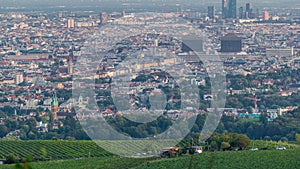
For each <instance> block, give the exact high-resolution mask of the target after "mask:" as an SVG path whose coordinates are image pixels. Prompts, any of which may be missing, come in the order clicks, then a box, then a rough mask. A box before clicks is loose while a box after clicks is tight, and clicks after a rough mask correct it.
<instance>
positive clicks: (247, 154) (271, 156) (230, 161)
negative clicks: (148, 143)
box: [1, 149, 300, 169]
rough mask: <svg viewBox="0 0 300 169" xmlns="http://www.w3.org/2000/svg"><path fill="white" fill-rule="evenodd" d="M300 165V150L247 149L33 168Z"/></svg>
mask: <svg viewBox="0 0 300 169" xmlns="http://www.w3.org/2000/svg"><path fill="white" fill-rule="evenodd" d="M191 158H192V160H191ZM299 165H300V150H297V149H296V150H285V151H279V150H267V151H249V150H245V151H227V152H210V153H203V154H198V155H193V156H190V155H185V156H182V157H179V158H171V159H168V158H165V159H145V158H119V157H116V156H113V157H100V158H86V159H78V160H63V161H62V160H59V161H49V162H34V163H31V166H32V167H33V169H50V168H63V169H74V168H76V169H103V168H105V169H118V168H127V169H169V168H170V169H189V168H192V169H198V168H207V169H232V168H243V169H253V168H259V169H270V168H272V169H283V168H299ZM1 168H3V169H13V168H14V165H3V166H1Z"/></svg>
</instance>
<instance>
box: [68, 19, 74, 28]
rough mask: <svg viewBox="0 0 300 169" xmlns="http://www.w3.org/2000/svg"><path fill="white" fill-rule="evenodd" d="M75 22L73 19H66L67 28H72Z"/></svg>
mask: <svg viewBox="0 0 300 169" xmlns="http://www.w3.org/2000/svg"><path fill="white" fill-rule="evenodd" d="M74 27H75V22H74V19H73V18H70V19H68V28H74Z"/></svg>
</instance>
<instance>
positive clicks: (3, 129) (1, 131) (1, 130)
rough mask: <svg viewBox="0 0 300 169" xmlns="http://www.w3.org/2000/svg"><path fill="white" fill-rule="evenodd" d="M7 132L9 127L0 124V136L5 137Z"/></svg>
mask: <svg viewBox="0 0 300 169" xmlns="http://www.w3.org/2000/svg"><path fill="white" fill-rule="evenodd" d="M7 133H9V129H8V128H7V127H6V126H0V138H2V137H5V136H6V134H7Z"/></svg>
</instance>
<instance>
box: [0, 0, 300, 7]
mask: <svg viewBox="0 0 300 169" xmlns="http://www.w3.org/2000/svg"><path fill="white" fill-rule="evenodd" d="M299 1H300V0H262V1H260V0H237V2H238V7H239V6H244V4H245V3H246V2H251V3H253V6H254V7H255V6H257V7H258V6H259V7H272V6H273V7H282V6H285V7H300V2H299ZM176 3H179V4H184V5H185V6H207V5H212V4H214V5H216V6H217V7H220V5H221V0H0V7H2V8H3V7H4V8H5V7H20V6H24V7H41V8H43V7H51V6H52V7H53V6H65V7H66V8H67V7H74V6H107V7H108V6H122V5H123V6H124V5H126V4H127V5H132V4H133V5H134V6H143V7H146V6H149V5H150V6H153V5H154V6H156V5H162V4H165V5H175V4H176Z"/></svg>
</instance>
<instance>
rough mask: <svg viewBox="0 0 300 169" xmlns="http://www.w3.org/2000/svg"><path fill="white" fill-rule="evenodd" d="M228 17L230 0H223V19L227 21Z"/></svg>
mask: <svg viewBox="0 0 300 169" xmlns="http://www.w3.org/2000/svg"><path fill="white" fill-rule="evenodd" d="M227 16H228V0H222V18H223V19H226V18H227Z"/></svg>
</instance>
